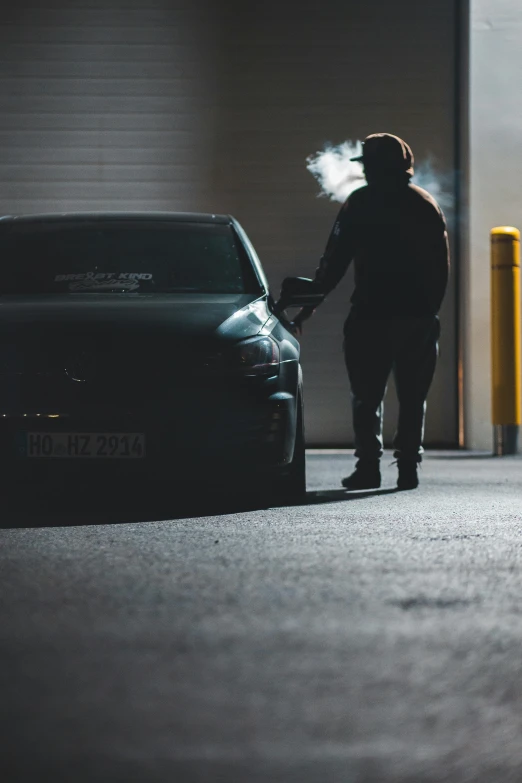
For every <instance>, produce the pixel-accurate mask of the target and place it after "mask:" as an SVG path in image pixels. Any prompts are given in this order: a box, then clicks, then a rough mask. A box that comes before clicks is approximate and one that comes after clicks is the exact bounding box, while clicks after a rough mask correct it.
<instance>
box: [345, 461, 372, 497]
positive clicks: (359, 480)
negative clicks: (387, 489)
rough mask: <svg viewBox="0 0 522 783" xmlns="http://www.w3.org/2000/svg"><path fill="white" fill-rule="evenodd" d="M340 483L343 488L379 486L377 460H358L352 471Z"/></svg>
mask: <svg viewBox="0 0 522 783" xmlns="http://www.w3.org/2000/svg"><path fill="white" fill-rule="evenodd" d="M341 484H342V485H343V487H344V488H345V489H354V490H355V489H378V488H379V487H380V486H381V471H380V468H379V461H378V460H377V461H375V460H372V461H371V462H364V461H362V460H359V462H358V463H357V465H356V466H355V470H354V472H353V473H351V474H350V475H349V476H346V478H343V480H342V481H341Z"/></svg>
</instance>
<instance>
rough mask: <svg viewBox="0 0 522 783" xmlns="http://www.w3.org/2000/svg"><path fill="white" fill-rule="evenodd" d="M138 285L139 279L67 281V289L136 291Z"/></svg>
mask: <svg viewBox="0 0 522 783" xmlns="http://www.w3.org/2000/svg"><path fill="white" fill-rule="evenodd" d="M139 287H140V281H139V280H120V279H119V278H114V279H111V280H94V279H92V278H90V279H88V280H87V279H86V280H72V281H71V282H70V283H69V291H115V292H117V291H120V292H123V291H137V290H138V289H139Z"/></svg>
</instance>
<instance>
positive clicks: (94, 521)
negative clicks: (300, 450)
mask: <svg viewBox="0 0 522 783" xmlns="http://www.w3.org/2000/svg"><path fill="white" fill-rule="evenodd" d="M398 491H399V490H398V489H397V488H396V487H393V488H389V489H375V490H370V491H360V492H348V491H347V490H344V489H325V490H315V491H310V492H307V493H306V498H305V499H304V500H303V501H302V502H301V503H297V504H289V503H284V502H281V503H277V504H274V503H270V502H268V501H265V502H263V499H262V498H261V499H259V498H257V499H253V498H252V497H249V496H244V495H241V494H240V493H238V494H237V495H233V496H232V495H230V494H228V495H220V494H219V493H215V494H212V493H211V492H209V490H208V488H205V487H202V488H200V489H199V491H193V492H192V493H184V494H183V495H181V494H180V495H178V496H177V497H175V498H173V497H172V496H170V497H168V496H166V495H165V494H164V493H159V492H158V491H157V490H156V489H155V488H154V487H151V488H150V491H149V492H142V493H140V494H139V495H138V494H136V493H130V494H129V493H128V492H127V493H125V492H123V491H121V492H111V493H108V492H105V493H103V494H100V495H98V494H96V493H94V492H93V491H92V490H90V491H89V492H86V491H85V490H84V491H83V492H82V490H81V489H78V491H77V492H76V493H71V492H67V493H63V492H61V493H54V494H49V493H47V492H43V491H41V492H34V491H32V492H30V493H28V492H25V493H20V494H17V493H13V495H12V496H11V497H5V496H4V498H3V501H2V507H1V516H0V529H4V530H10V529H21V528H45V527H79V526H88V525H114V524H119V523H140V522H161V521H168V520H172V521H175V520H183V519H197V518H201V517H209V516H225V515H228V514H240V513H247V512H251V511H260V510H263V509H267V508H296V509H297V508H299V507H305V506H313V505H322V504H325V503H339V502H344V501H348V500H363V499H365V498H369V497H376V496H379V495H391V494H393V493H395V492H398Z"/></svg>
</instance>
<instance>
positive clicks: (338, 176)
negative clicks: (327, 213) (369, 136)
mask: <svg viewBox="0 0 522 783" xmlns="http://www.w3.org/2000/svg"><path fill="white" fill-rule="evenodd" d="M361 152H362V142H361V141H355V142H352V141H344V142H343V143H342V144H338V145H337V146H334V145H333V144H326V145H325V146H324V148H323V149H322V150H321V151H320V152H316V153H315V155H309V157H308V158H307V159H306V168H307V169H308V171H309V172H310V173H311V174H312V175H313V176H314V177H315V179H316V180H317V182H318V183H319V186H320V188H321V192H320V193H319V194H318V195H319V197H321V196H324V197H326V198H329V199H330V201H339V202H341V203H342V202H344V201H346V199H347V198H348V196H349V195H350V193H352V191H354V190H356V188H360V187H361V186H362V185H364V184H365V181H366V180H365V178H364V171H363V167H362V164H361V163H359V162H357V161H353V160H350V158H354V157H356V156H357V155H360V154H361ZM451 179H452V178H451V175H449V174H441V173H440V172H437V171H436V170H435V167H434V165H433V163H432V161H431V159H429V158H428V159H427V160H424V161H421V162H420V163H419V164H415V174H414V176H413V180H412V181H413V182H414V183H415V184H416V185H418V186H419V187H421V188H424V189H425V190H427V191H428V192H429V193H431V195H432V196H433V197H434V198H435V199H436V200H437V201H438V202H439V204H440V206H441V207H442V208H443V209H451V208H452V207H453V195H452V181H451Z"/></svg>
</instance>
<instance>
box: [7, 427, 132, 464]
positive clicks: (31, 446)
mask: <svg viewBox="0 0 522 783" xmlns="http://www.w3.org/2000/svg"><path fill="white" fill-rule="evenodd" d="M18 450H19V453H20V454H21V456H24V457H28V458H31V459H38V458H42V459H44V458H47V459H142V458H143V457H144V456H145V435H144V433H143V432H23V433H20V439H19V449H18Z"/></svg>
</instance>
